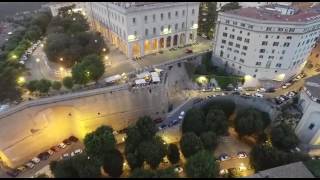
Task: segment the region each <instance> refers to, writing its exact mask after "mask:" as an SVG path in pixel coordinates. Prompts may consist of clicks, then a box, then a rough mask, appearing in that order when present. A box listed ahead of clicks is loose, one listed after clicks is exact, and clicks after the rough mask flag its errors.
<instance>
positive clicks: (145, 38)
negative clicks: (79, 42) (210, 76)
mask: <svg viewBox="0 0 320 180" xmlns="http://www.w3.org/2000/svg"><path fill="white" fill-rule="evenodd" d="M199 4H200V3H199V2H166V3H162V2H90V3H89V5H88V8H89V10H88V11H89V12H90V16H91V18H92V20H93V25H94V27H95V28H96V30H97V31H99V32H101V33H102V35H103V36H104V37H105V38H106V39H107V40H109V41H110V42H111V43H112V44H114V45H115V46H116V47H117V48H119V49H120V51H122V52H123V53H124V54H126V56H127V57H129V58H131V57H141V56H144V55H147V54H151V53H154V52H158V51H160V50H161V49H165V48H171V47H178V46H183V45H186V44H192V43H194V42H195V41H196V38H197V28H198V11H199Z"/></svg>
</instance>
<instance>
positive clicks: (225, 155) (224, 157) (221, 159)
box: [219, 154, 231, 161]
mask: <svg viewBox="0 0 320 180" xmlns="http://www.w3.org/2000/svg"><path fill="white" fill-rule="evenodd" d="M229 159H231V157H230V156H229V155H228V154H221V155H220V156H219V160H220V161H226V160H229Z"/></svg>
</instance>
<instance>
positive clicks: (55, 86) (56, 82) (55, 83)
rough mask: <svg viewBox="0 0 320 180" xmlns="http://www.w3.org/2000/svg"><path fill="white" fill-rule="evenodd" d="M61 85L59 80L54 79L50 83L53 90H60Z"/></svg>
mask: <svg viewBox="0 0 320 180" xmlns="http://www.w3.org/2000/svg"><path fill="white" fill-rule="evenodd" d="M61 86H62V84H61V82H60V81H54V82H53V83H52V88H53V89H54V90H60V89H61Z"/></svg>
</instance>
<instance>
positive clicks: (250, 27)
mask: <svg viewBox="0 0 320 180" xmlns="http://www.w3.org/2000/svg"><path fill="white" fill-rule="evenodd" d="M225 22H226V24H230V20H228V19H227V20H226V21H225ZM232 24H233V25H234V26H237V25H238V22H236V21H233V22H232ZM239 24H240V26H241V27H243V28H245V27H247V28H249V29H253V25H251V24H245V23H239Z"/></svg>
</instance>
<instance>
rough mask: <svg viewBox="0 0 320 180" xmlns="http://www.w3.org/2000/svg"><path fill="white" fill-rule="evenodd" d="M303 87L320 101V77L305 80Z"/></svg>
mask: <svg viewBox="0 0 320 180" xmlns="http://www.w3.org/2000/svg"><path fill="white" fill-rule="evenodd" d="M304 86H305V87H306V88H307V89H308V91H309V92H310V93H311V95H312V96H313V97H315V98H318V99H320V75H316V76H312V77H310V78H308V79H306V80H305V83H304Z"/></svg>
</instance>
